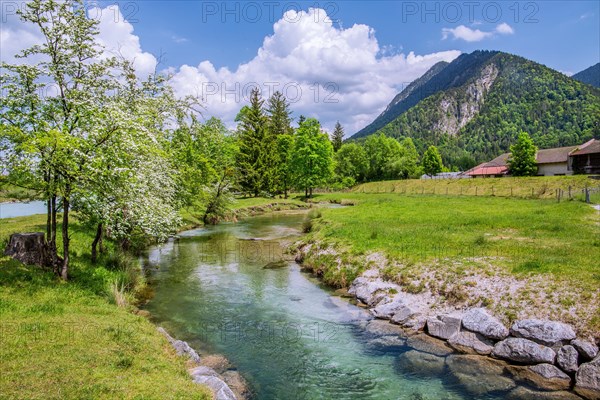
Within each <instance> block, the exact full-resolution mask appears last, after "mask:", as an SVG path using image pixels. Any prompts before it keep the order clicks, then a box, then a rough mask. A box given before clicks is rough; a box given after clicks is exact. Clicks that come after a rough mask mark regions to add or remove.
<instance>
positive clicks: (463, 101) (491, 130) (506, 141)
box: [351, 51, 600, 169]
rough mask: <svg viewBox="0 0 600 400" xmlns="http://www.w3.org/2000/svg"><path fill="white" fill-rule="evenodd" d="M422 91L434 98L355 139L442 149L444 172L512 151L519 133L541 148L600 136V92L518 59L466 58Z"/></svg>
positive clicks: (505, 56) (493, 54)
mask: <svg viewBox="0 0 600 400" xmlns="http://www.w3.org/2000/svg"><path fill="white" fill-rule="evenodd" d="M453 64H454V65H453ZM465 66H466V68H465ZM420 88H421V90H423V91H424V92H425V94H428V96H422V98H421V99H420V100H419V101H418V102H417V104H415V105H413V106H410V107H406V104H407V103H406V102H405V104H404V108H406V109H405V110H403V109H402V106H399V105H400V104H401V103H402V101H401V102H400V103H396V104H394V105H393V106H392V107H389V110H390V111H394V110H396V111H401V112H399V113H397V115H393V118H390V115H392V114H390V113H389V112H388V116H387V119H388V120H390V121H389V122H387V123H386V124H385V125H383V126H382V127H380V128H378V129H376V130H374V131H373V132H371V133H364V130H362V131H359V132H358V133H357V134H355V135H354V136H352V137H351V139H359V138H361V137H365V136H368V135H370V134H373V133H384V134H386V135H387V136H391V137H395V138H398V139H402V138H405V137H410V138H412V139H413V141H414V142H415V145H416V146H417V149H418V150H419V151H420V152H421V153H422V152H423V151H424V150H425V149H426V147H427V146H429V145H432V144H433V145H436V146H438V147H440V152H441V153H442V157H443V159H444V162H445V163H446V165H449V166H455V167H458V168H460V169H465V168H468V167H470V166H472V165H473V164H474V163H476V162H482V161H488V160H489V159H491V158H493V157H495V156H497V155H499V154H502V153H503V152H506V151H508V149H509V147H510V145H511V144H512V143H514V141H515V140H516V136H517V135H518V133H519V132H520V131H526V132H528V133H530V135H531V136H532V138H533V139H534V142H535V143H536V145H538V147H540V148H548V147H559V146H568V145H576V144H581V143H583V142H584V141H587V140H589V139H591V138H592V137H596V138H598V137H600V90H598V89H596V88H594V87H592V86H589V85H585V84H582V83H581V82H579V81H577V80H575V79H572V78H570V77H567V76H566V75H564V74H562V73H560V72H558V71H555V70H553V69H550V68H548V67H546V66H544V65H542V64H539V63H536V62H533V61H531V60H527V59H525V58H523V57H519V56H516V55H513V54H509V53H503V52H498V51H494V52H485V51H476V52H473V53H470V54H464V55H461V56H459V57H458V58H457V59H456V60H455V61H453V62H452V63H450V64H449V65H447V66H445V67H444V68H443V69H442V70H441V71H439V72H438V73H437V74H435V75H433V76H432V77H431V78H430V79H429V80H428V81H427V82H425V83H424V84H421V86H420ZM407 89H408V88H407ZM428 89H429V90H431V92H432V93H431V94H430V93H427V92H426V90H428ZM436 89H437V90H436ZM411 95H412V94H409V95H408V96H407V98H410V97H411ZM396 98H398V96H396ZM378 118H379V117H378ZM379 120H380V122H381V121H385V119H384V118H379ZM374 122H375V121H374ZM371 125H373V124H371ZM361 132H362V134H360V133H361ZM359 134H360V135H359Z"/></svg>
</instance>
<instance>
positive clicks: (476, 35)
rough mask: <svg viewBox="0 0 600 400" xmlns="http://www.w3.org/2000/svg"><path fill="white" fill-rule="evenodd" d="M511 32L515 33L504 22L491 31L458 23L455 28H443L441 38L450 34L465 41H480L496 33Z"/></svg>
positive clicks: (509, 33) (508, 33)
mask: <svg viewBox="0 0 600 400" xmlns="http://www.w3.org/2000/svg"><path fill="white" fill-rule="evenodd" d="M513 33H515V31H514V29H513V28H512V27H511V26H510V25H508V24H507V23H506V22H503V23H501V24H499V25H498V26H496V28H495V29H494V30H493V31H482V30H479V29H471V28H469V27H468V26H465V25H459V26H457V27H456V28H443V29H442V39H443V40H446V39H448V38H449V37H450V36H452V37H453V38H454V39H461V40H464V41H466V42H480V41H482V40H483V39H486V38H490V37H493V36H495V35H496V34H499V35H512V34H513Z"/></svg>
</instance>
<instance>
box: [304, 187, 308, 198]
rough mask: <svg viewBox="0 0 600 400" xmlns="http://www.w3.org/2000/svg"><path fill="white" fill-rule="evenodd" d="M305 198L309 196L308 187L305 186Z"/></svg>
mask: <svg viewBox="0 0 600 400" xmlns="http://www.w3.org/2000/svg"><path fill="white" fill-rule="evenodd" d="M304 198H308V188H306V187H305V188H304Z"/></svg>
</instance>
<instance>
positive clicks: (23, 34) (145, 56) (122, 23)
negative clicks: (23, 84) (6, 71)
mask: <svg viewBox="0 0 600 400" xmlns="http://www.w3.org/2000/svg"><path fill="white" fill-rule="evenodd" d="M88 15H89V16H90V18H94V19H96V20H97V21H99V23H98V30H99V35H98V37H97V42H98V44H99V45H101V46H103V47H104V51H105V53H104V55H105V56H112V55H121V56H123V57H125V58H126V59H127V60H129V61H131V62H133V65H134V67H135V69H136V72H137V74H138V75H139V76H140V77H146V76H147V75H148V74H149V73H152V72H153V71H154V69H155V67H156V64H157V60H156V57H154V55H152V54H151V53H148V52H145V51H143V50H142V47H141V44H140V38H139V37H138V36H137V35H135V34H134V33H133V25H131V24H130V23H129V22H127V21H126V20H125V18H124V17H123V15H122V14H121V11H120V9H119V8H118V7H116V6H114V5H113V6H108V7H106V8H90V9H89V10H88ZM1 17H2V18H3V24H2V28H0V49H1V50H2V51H1V52H0V61H5V62H8V63H23V62H35V61H38V59H35V60H32V59H27V60H24V59H16V58H15V57H14V56H15V55H16V54H18V53H19V52H21V51H22V50H24V49H27V48H29V47H31V46H33V45H35V44H41V43H43V40H44V39H43V36H42V34H41V33H40V32H39V29H38V28H37V27H36V26H34V25H33V24H31V23H24V22H22V21H21V20H20V19H19V17H18V16H17V15H16V14H14V13H11V14H5V15H2V16H1Z"/></svg>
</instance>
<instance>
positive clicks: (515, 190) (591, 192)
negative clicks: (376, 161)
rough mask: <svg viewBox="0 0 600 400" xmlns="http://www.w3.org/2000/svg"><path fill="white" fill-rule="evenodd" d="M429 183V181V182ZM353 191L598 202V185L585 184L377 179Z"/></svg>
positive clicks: (599, 194) (599, 201)
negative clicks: (416, 182) (434, 182)
mask: <svg viewBox="0 0 600 400" xmlns="http://www.w3.org/2000/svg"><path fill="white" fill-rule="evenodd" d="M429 182H432V181H429ZM354 192H356V193H396V194H405V195H445V196H494V197H508V198H511V197H512V198H523V199H555V200H556V201H558V202H561V201H568V200H576V201H584V202H586V203H595V204H600V185H598V186H588V187H583V188H582V187H574V186H568V187H557V188H553V187H550V186H548V185H541V186H537V187H520V186H489V185H469V186H466V185H448V184H439V185H432V184H427V185H425V184H424V185H411V186H407V185H402V184H398V183H392V182H390V183H386V182H378V184H377V185H372V186H368V185H362V186H360V187H358V188H357V189H355V190H354Z"/></svg>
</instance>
